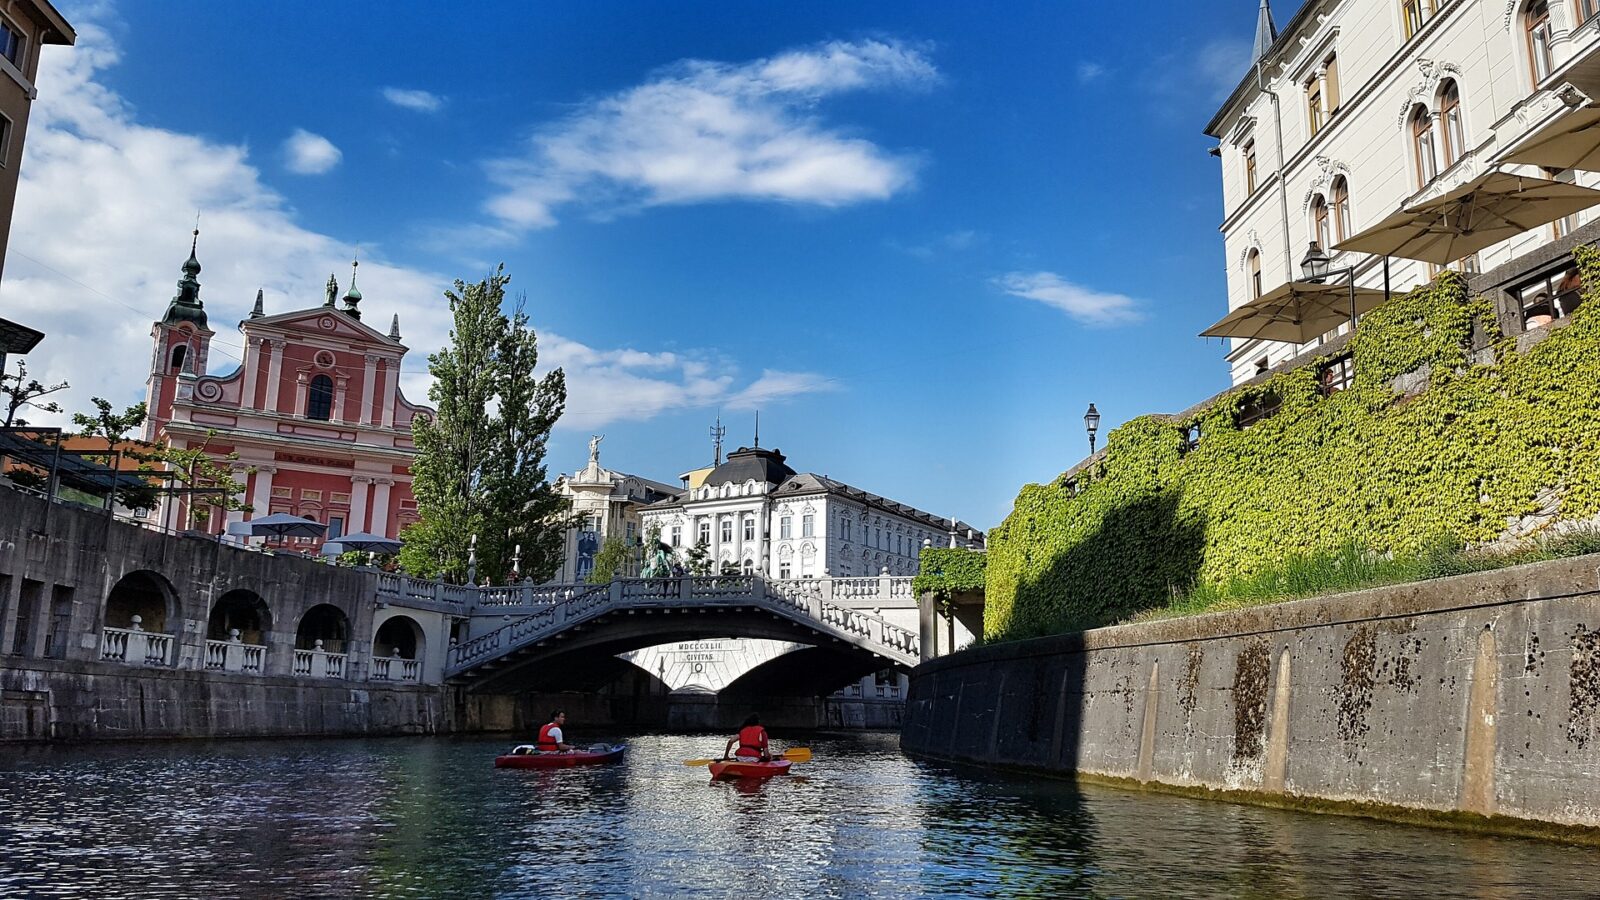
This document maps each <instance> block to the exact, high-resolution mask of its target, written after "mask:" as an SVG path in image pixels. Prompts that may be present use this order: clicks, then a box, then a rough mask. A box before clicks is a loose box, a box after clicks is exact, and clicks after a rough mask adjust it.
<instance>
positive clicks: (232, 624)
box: [206, 588, 272, 645]
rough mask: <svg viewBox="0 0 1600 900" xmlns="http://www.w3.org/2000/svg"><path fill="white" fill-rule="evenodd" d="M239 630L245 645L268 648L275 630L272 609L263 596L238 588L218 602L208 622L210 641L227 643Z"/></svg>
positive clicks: (220, 598)
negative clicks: (260, 645) (261, 645)
mask: <svg viewBox="0 0 1600 900" xmlns="http://www.w3.org/2000/svg"><path fill="white" fill-rule="evenodd" d="M236 629H237V630H238V632H239V641H240V642H241V643H245V644H263V645H264V644H266V642H267V632H269V631H271V630H272V609H271V608H270V607H269V606H268V605H267V601H266V600H263V599H262V598H261V595H260V594H257V593H256V592H255V591H252V590H249V589H248V588H235V589H234V590H231V591H229V592H227V593H226V594H223V595H222V596H221V597H218V598H217V602H216V603H213V604H212V605H211V615H210V616H209V617H208V618H207V620H206V639H207V640H211V641H226V640H229V639H230V638H231V637H232V636H233V631H234V630H236Z"/></svg>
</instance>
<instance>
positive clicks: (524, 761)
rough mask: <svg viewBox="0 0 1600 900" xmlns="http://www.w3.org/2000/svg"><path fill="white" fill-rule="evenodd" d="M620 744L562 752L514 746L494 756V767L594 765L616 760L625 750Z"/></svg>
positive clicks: (524, 767)
mask: <svg viewBox="0 0 1600 900" xmlns="http://www.w3.org/2000/svg"><path fill="white" fill-rule="evenodd" d="M626 749H627V747H625V746H624V745H622V744H613V745H610V746H605V745H601V746H598V747H590V748H589V749H587V750H568V751H566V752H564V753H540V752H539V751H537V750H534V749H533V748H532V747H531V746H529V745H528V744H523V745H522V746H520V747H518V748H516V749H515V750H513V751H511V752H510V753H508V754H506V755H505V756H496V757H495V758H494V767H495V768H496V769H570V768H572V767H573V766H594V765H599V764H600V763H608V762H616V761H617V760H619V759H621V758H622V751H624V750H626Z"/></svg>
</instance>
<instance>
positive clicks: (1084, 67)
mask: <svg viewBox="0 0 1600 900" xmlns="http://www.w3.org/2000/svg"><path fill="white" fill-rule="evenodd" d="M1104 74H1106V67H1105V66H1103V65H1101V64H1099V63H1097V62H1090V61H1088V60H1084V61H1083V62H1080V63H1078V81H1079V82H1081V83H1083V84H1088V83H1089V82H1091V81H1095V80H1096V79H1098V78H1100V76H1102V75H1104Z"/></svg>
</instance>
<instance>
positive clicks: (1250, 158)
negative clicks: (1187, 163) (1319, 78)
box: [1244, 0, 1600, 197]
mask: <svg viewBox="0 0 1600 900" xmlns="http://www.w3.org/2000/svg"><path fill="white" fill-rule="evenodd" d="M1597 2H1600V0H1597ZM1255 192H1256V142H1255V141H1247V142H1245V145H1244V195H1245V196H1246V197H1248V196H1250V195H1251V194H1254V193H1255Z"/></svg>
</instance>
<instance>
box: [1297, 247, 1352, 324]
mask: <svg viewBox="0 0 1600 900" xmlns="http://www.w3.org/2000/svg"><path fill="white" fill-rule="evenodd" d="M1332 265H1333V257H1331V256H1329V255H1328V253H1327V251H1325V250H1323V249H1322V245H1321V244H1319V243H1317V242H1316V241H1312V242H1311V246H1310V247H1308V248H1306V255H1305V256H1304V257H1302V258H1301V259H1300V277H1301V278H1303V279H1304V280H1306V281H1309V282H1311V283H1312V284H1322V283H1323V282H1325V281H1327V280H1328V277H1329V276H1331V275H1343V276H1345V278H1346V279H1347V280H1348V281H1349V284H1350V330H1351V331H1352V332H1353V331H1355V330H1356V267H1355V266H1350V267H1349V268H1345V269H1333V268H1330V267H1331V266H1332Z"/></svg>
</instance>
